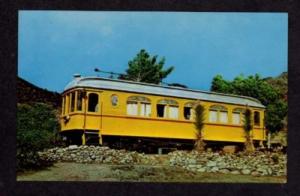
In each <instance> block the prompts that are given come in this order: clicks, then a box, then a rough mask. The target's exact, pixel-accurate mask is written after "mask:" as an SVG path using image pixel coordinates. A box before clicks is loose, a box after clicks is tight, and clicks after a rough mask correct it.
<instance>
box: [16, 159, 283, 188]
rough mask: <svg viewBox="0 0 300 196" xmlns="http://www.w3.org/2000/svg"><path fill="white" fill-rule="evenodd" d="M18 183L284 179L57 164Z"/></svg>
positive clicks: (21, 176)
mask: <svg viewBox="0 0 300 196" xmlns="http://www.w3.org/2000/svg"><path fill="white" fill-rule="evenodd" d="M17 180H18V181H110V182H112V181H118V182H119V181H121V182H122V181H130V182H212V183H214V182H215V183H218V182H226V183H286V176H280V177H277V176H260V177H258V176H251V175H239V174H220V173H205V172H204V173H199V172H192V171H187V170H184V169H182V168H180V167H171V166H169V165H167V164H160V165H155V166H154V165H125V164H124V165H116V164H84V163H74V162H58V163H55V164H54V165H53V166H52V167H49V168H47V169H44V170H39V171H28V172H25V173H18V175H17Z"/></svg>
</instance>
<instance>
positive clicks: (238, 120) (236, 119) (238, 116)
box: [232, 108, 245, 125]
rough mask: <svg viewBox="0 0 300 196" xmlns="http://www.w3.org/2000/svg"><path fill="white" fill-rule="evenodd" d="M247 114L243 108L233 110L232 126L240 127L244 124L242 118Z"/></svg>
mask: <svg viewBox="0 0 300 196" xmlns="http://www.w3.org/2000/svg"><path fill="white" fill-rule="evenodd" d="M244 112H245V109H243V108H235V109H233V110H232V124H235V125H240V124H242V117H243V114H244Z"/></svg>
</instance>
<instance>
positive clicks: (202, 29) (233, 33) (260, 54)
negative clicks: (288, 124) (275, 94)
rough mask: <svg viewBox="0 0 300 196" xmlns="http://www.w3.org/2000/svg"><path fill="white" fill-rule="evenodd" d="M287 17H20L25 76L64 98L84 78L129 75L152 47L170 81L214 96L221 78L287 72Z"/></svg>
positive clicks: (48, 13) (116, 14) (135, 14)
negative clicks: (171, 68) (136, 59)
mask: <svg viewBox="0 0 300 196" xmlns="http://www.w3.org/2000/svg"><path fill="white" fill-rule="evenodd" d="M287 47H288V14H287V13H224V12H223V13H218V12H108V11H19V35H18V76H20V77H22V78H23V79H25V80H27V81H29V82H31V83H33V84H34V85H37V86H39V87H41V88H44V89H48V90H51V91H57V92H62V91H63V89H64V87H65V86H66V85H67V84H68V83H69V82H70V81H71V80H72V78H73V75H74V74H76V73H79V74H81V75H82V76H96V75H99V76H103V77H109V75H102V74H98V73H95V72H94V69H95V68H98V69H100V70H104V71H113V72H117V73H124V72H125V70H126V69H127V67H128V61H129V60H131V59H133V58H134V57H135V56H136V54H137V53H138V52H139V51H140V50H141V49H145V50H146V51H147V52H148V53H149V54H150V55H151V56H153V55H158V59H160V58H161V57H165V59H166V61H165V66H164V67H166V68H167V67H169V66H174V67H175V69H174V71H173V72H172V73H171V74H170V75H169V76H168V77H167V78H166V79H164V80H163V82H166V83H180V84H184V85H186V86H188V87H189V88H192V89H198V90H209V89H210V85H211V81H212V79H213V77H214V76H215V75H217V74H221V75H222V76H223V78H225V79H226V80H232V79H234V78H235V77H236V76H238V75H240V74H243V75H244V76H249V75H253V74H256V73H257V74H259V75H260V76H262V77H269V76H271V77H273V76H277V75H279V74H280V73H282V72H283V71H287V55H288V48H287Z"/></svg>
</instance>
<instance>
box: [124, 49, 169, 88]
mask: <svg viewBox="0 0 300 196" xmlns="http://www.w3.org/2000/svg"><path fill="white" fill-rule="evenodd" d="M164 64H165V58H164V57H163V58H161V59H160V60H159V61H158V62H157V55H155V56H153V57H151V56H150V55H149V54H148V53H147V52H146V51H145V50H144V49H142V50H141V51H140V52H139V53H138V54H137V55H136V57H135V58H134V59H133V60H131V61H129V62H128V69H127V70H126V75H123V76H121V77H119V78H120V79H125V80H132V81H137V82H146V83H154V84H159V83H160V82H161V81H162V79H164V78H166V77H167V76H168V75H169V74H170V73H171V72H172V71H173V70H174V67H173V66H171V67H169V68H167V69H165V70H163V66H164Z"/></svg>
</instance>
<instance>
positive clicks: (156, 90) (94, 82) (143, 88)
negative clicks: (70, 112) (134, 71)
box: [64, 77, 265, 108]
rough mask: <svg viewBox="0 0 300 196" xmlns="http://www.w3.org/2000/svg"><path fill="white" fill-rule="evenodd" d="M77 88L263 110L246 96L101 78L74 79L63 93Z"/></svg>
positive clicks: (252, 99) (255, 101)
mask: <svg viewBox="0 0 300 196" xmlns="http://www.w3.org/2000/svg"><path fill="white" fill-rule="evenodd" d="M77 87H82V88H84V87H91V88H98V89H108V90H119V91H127V92H135V93H144V94H152V95H164V96H170V97H179V98H189V99H199V100H203V101H213V102H222V103H231V104H238V105H244V106H246V105H248V106H252V107H259V108H265V106H264V105H262V104H261V103H260V101H258V100H257V99H254V98H252V97H246V96H238V95H230V94H223V93H215V92H208V91H199V90H193V89H187V88H180V87H170V86H162V85H155V84H148V83H141V82H133V81H127V80H116V79H108V78H101V77H75V78H74V79H73V80H72V81H71V82H70V83H69V84H68V85H67V86H66V87H65V89H64V91H67V90H70V89H72V88H77Z"/></svg>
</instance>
